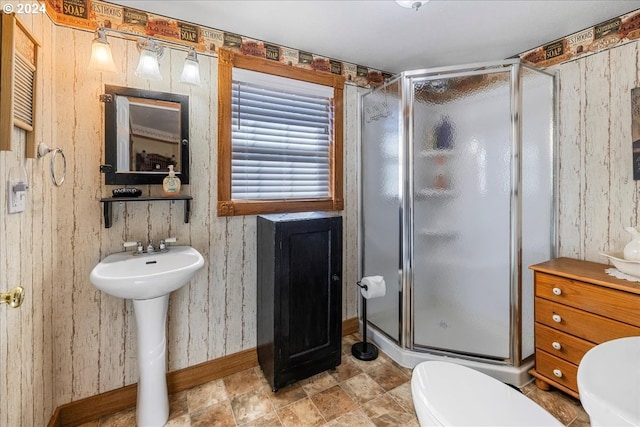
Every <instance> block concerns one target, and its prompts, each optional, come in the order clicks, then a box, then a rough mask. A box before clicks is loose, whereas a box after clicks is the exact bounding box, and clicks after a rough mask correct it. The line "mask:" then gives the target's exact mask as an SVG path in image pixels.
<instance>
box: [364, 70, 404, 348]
mask: <svg viewBox="0 0 640 427" xmlns="http://www.w3.org/2000/svg"><path fill="white" fill-rule="evenodd" d="M362 102H363V104H362V120H363V123H362V220H363V226H362V239H363V251H362V274H363V276H383V277H384V279H385V282H386V285H387V293H386V295H385V296H384V297H381V298H375V299H371V300H369V301H368V302H367V318H368V320H369V321H370V322H371V323H372V324H373V325H375V326H377V327H378V328H380V329H381V330H382V331H384V332H385V333H386V334H387V335H389V336H390V337H391V338H393V339H394V340H396V341H398V338H399V335H398V334H399V330H398V328H399V305H398V302H399V296H400V294H399V289H400V288H399V283H400V274H399V270H400V258H399V256H400V255H399V251H400V222H399V219H400V191H399V188H400V178H399V174H400V166H399V165H400V135H399V130H400V117H399V114H400V111H401V109H400V101H399V86H398V84H397V83H392V84H390V85H389V86H387V87H385V88H382V89H378V90H377V91H375V92H372V93H369V94H366V95H364V96H363V100H362Z"/></svg>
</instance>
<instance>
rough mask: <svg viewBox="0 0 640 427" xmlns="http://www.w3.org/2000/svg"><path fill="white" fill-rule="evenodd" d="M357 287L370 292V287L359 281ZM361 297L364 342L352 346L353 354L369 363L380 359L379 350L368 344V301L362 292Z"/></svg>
mask: <svg viewBox="0 0 640 427" xmlns="http://www.w3.org/2000/svg"><path fill="white" fill-rule="evenodd" d="M356 285H358V287H359V288H361V289H364V290H365V291H366V290H368V286H367V285H363V284H362V282H360V281H357V282H356ZM360 297H361V299H362V341H361V342H357V343H355V344H354V345H352V346H351V354H352V355H353V357H355V358H356V359H358V360H364V361H367V362H368V361H371V360H375V359H377V358H378V348H377V347H376V346H375V345H373V344H372V343H369V342H367V299H366V298H365V297H364V295H362V292H360Z"/></svg>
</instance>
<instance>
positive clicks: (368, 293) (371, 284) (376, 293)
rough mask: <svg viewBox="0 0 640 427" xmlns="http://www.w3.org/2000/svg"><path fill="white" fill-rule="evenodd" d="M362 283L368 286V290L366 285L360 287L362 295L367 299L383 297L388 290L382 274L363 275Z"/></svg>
mask: <svg viewBox="0 0 640 427" xmlns="http://www.w3.org/2000/svg"><path fill="white" fill-rule="evenodd" d="M360 284H361V285H366V286H367V289H366V290H365V288H364V287H362V288H360V292H361V293H362V296H363V297H365V298H366V299H371V298H377V297H382V296H384V294H385V293H386V292H387V288H386V285H385V283H384V277H382V276H367V277H363V278H362V280H360Z"/></svg>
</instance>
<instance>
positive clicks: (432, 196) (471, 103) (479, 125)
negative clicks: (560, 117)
mask: <svg viewBox="0 0 640 427" xmlns="http://www.w3.org/2000/svg"><path fill="white" fill-rule="evenodd" d="M554 80H555V79H554V76H553V75H552V74H549V73H546V72H544V71H541V70H537V69H534V68H531V67H529V66H527V65H525V64H524V63H521V62H520V61H519V60H506V61H500V62H491V63H478V64H469V65H465V66H458V67H443V68H435V69H426V70H418V71H410V72H404V73H402V74H400V75H398V76H396V77H394V78H393V79H392V80H391V81H389V82H387V83H386V84H384V85H383V86H381V87H378V88H376V89H374V90H372V91H370V92H368V93H366V94H364V95H363V96H362V98H361V116H362V127H361V159H360V160H361V170H360V173H361V183H362V186H361V200H360V209H361V210H360V212H361V227H360V241H361V248H362V251H361V254H360V256H361V276H373V275H380V276H383V277H384V279H385V282H386V287H387V292H386V295H385V296H384V297H381V298H376V299H371V300H369V301H368V303H367V304H368V307H367V311H368V319H367V320H368V324H369V326H370V327H369V328H368V329H369V330H370V332H371V336H370V338H371V339H372V340H373V341H374V342H375V343H376V344H377V345H378V346H380V347H381V348H382V350H383V351H385V352H386V353H387V354H389V355H390V356H391V357H392V358H393V359H395V360H396V361H397V362H398V363H400V364H402V365H404V366H415V365H416V364H417V363H419V362H420V361H423V360H442V359H443V358H446V360H455V361H456V362H458V363H461V364H465V365H467V366H471V367H474V368H476V369H478V370H480V371H482V372H485V373H487V374H489V375H491V376H493V377H495V378H497V379H499V380H501V381H503V382H507V383H510V384H514V385H516V386H521V385H524V384H525V383H526V382H527V381H528V380H529V376H528V374H527V371H528V370H529V369H530V367H531V366H532V365H533V358H532V355H533V353H534V343H533V274H532V272H531V271H530V270H529V269H528V268H527V267H528V266H529V265H531V264H535V263H538V262H541V261H544V260H547V259H549V258H552V257H553V255H554V252H555V214H554V212H555V205H554V198H555V191H554V169H555V167H554V153H553V151H554V139H555V138H554V132H555V126H554V120H555V107H554V95H555V83H554ZM452 358H453V359H452Z"/></svg>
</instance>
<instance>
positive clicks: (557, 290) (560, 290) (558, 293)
mask: <svg viewBox="0 0 640 427" xmlns="http://www.w3.org/2000/svg"><path fill="white" fill-rule="evenodd" d="M553 293H554V295H562V289H560V288H553Z"/></svg>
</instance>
